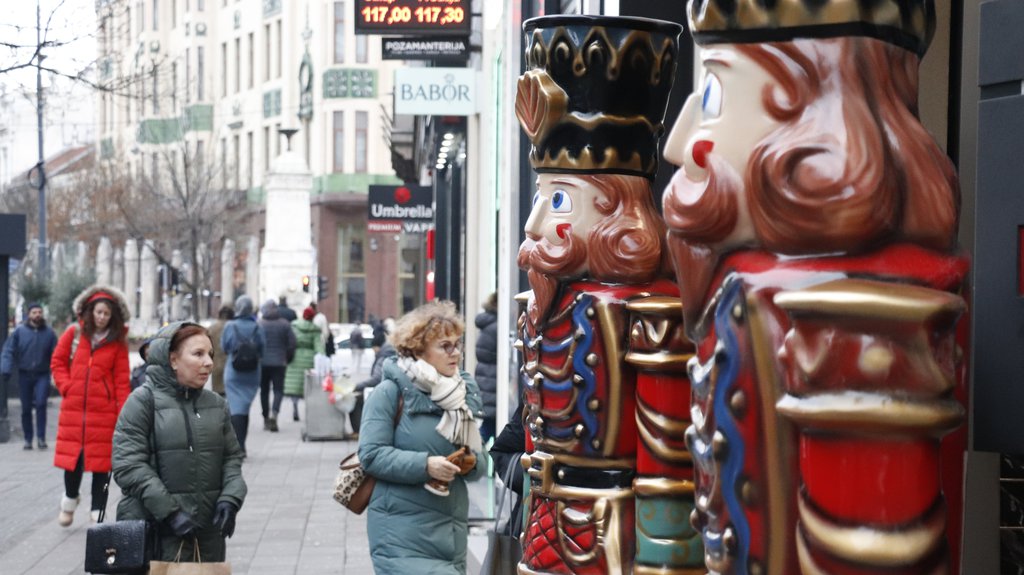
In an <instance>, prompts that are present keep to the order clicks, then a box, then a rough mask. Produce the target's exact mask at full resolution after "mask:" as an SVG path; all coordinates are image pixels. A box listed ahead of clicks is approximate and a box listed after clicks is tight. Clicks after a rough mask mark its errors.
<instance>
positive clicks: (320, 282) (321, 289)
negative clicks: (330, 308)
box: [316, 276, 330, 300]
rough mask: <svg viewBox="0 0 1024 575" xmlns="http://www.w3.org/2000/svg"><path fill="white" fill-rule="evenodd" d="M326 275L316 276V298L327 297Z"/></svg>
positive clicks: (322, 298)
mask: <svg viewBox="0 0 1024 575" xmlns="http://www.w3.org/2000/svg"><path fill="white" fill-rule="evenodd" d="M329 295H330V294H328V293H327V276H316V299H318V300H324V299H327V296H329Z"/></svg>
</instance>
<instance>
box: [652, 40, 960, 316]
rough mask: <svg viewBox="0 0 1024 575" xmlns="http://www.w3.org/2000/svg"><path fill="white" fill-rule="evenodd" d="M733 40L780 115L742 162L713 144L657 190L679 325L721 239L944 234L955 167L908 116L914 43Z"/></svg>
mask: <svg viewBox="0 0 1024 575" xmlns="http://www.w3.org/2000/svg"><path fill="white" fill-rule="evenodd" d="M736 49H737V50H739V51H740V52H742V53H743V54H744V55H746V56H747V57H749V58H751V59H752V60H754V61H755V62H756V63H757V64H759V65H760V66H761V67H762V68H764V69H765V70H766V71H767V72H768V73H769V74H770V75H771V77H772V79H773V80H774V82H775V83H776V85H775V86H770V87H768V88H766V89H765V90H764V92H763V94H762V98H761V104H762V106H763V108H764V113H766V114H769V115H770V116H771V117H772V118H774V119H775V120H776V121H778V122H780V124H781V126H780V127H779V128H778V129H776V130H775V131H773V132H772V133H770V134H768V135H767V136H766V137H765V138H764V139H763V140H762V141H761V142H760V143H758V144H757V145H756V146H755V147H754V149H752V150H751V151H750V155H749V157H748V159H747V163H746V166H744V167H743V168H742V171H743V173H742V174H740V173H738V168H734V167H733V166H731V165H730V164H729V163H728V162H727V161H725V160H724V159H723V158H721V157H718V156H716V155H715V153H714V152H712V153H710V154H708V156H707V162H708V164H709V165H708V169H707V170H708V177H707V178H706V179H705V180H703V181H699V182H694V181H692V180H690V179H689V178H688V177H687V176H686V174H685V171H684V170H679V171H678V172H677V173H676V175H675V176H674V177H673V180H672V184H671V185H670V186H669V188H668V189H667V190H666V194H665V197H664V213H665V220H666V222H667V223H668V228H669V247H670V249H671V250H672V255H673V258H674V261H675V264H676V270H677V276H678V283H679V286H680V291H681V292H682V294H681V296H682V300H683V310H684V316H685V319H686V322H687V324H688V325H692V322H693V320H694V319H695V318H696V316H697V314H699V313H700V307H701V305H702V302H703V301H704V300H705V298H706V297H707V295H708V294H706V290H707V289H708V287H709V284H710V282H711V280H712V276H713V274H714V273H715V267H716V265H717V262H718V260H719V258H720V257H721V256H722V255H724V254H726V253H728V252H730V251H734V250H737V249H745V248H763V249H766V250H768V251H772V252H775V253H778V254H784V255H795V256H801V255H811V254H829V253H847V254H849V253H858V252H866V251H869V250H871V249H874V248H877V247H879V246H880V245H883V244H885V243H891V242H896V241H906V242H910V243H915V244H918V245H921V246H924V247H927V248H931V249H939V250H942V249H948V248H950V247H951V246H952V245H953V243H954V240H955V233H956V227H957V220H956V218H957V212H958V208H959V189H958V185H957V181H956V174H955V171H954V170H953V167H952V163H951V162H950V161H949V158H948V157H946V156H945V154H944V153H943V152H942V150H941V149H939V147H938V146H937V145H936V144H935V142H934V140H932V138H931V137H930V135H929V134H928V132H927V131H926V130H925V129H924V127H923V126H921V123H920V120H919V119H918V117H917V85H918V76H917V65H918V63H919V61H918V58H917V56H916V55H915V54H914V53H912V52H909V51H907V50H904V49H902V48H899V47H895V46H892V45H889V44H887V43H885V42H882V41H880V40H875V39H872V38H861V37H849V38H831V39H814V40H794V41H791V42H775V43H764V44H742V45H737V46H736ZM723 89H724V90H726V92H727V91H728V89H729V87H728V86H726V87H724V88H723ZM837 120H839V121H837ZM723 137H728V135H724V136H723Z"/></svg>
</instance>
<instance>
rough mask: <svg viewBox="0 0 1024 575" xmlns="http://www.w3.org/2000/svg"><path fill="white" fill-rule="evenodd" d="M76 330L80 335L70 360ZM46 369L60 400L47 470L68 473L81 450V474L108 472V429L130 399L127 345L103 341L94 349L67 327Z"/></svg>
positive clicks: (110, 433)
mask: <svg viewBox="0 0 1024 575" xmlns="http://www.w3.org/2000/svg"><path fill="white" fill-rule="evenodd" d="M76 328H77V331H78V333H80V334H81V335H80V336H79V343H78V348H77V350H76V351H75V356H74V357H73V358H72V357H71V346H72V341H73V340H74V338H75V332H76ZM69 360H70V361H69ZM50 369H51V370H52V371H53V381H54V383H55V384H56V386H57V391H59V392H60V395H61V397H63V398H64V399H63V401H62V402H61V404H60V419H59V422H58V427H57V445H56V448H55V450H54V451H55V453H54V458H53V464H54V465H55V466H57V467H60V468H62V469H67V470H69V471H73V470H74V469H75V465H76V464H77V463H78V455H79V454H80V453H82V451H83V450H84V451H85V471H89V472H104V473H105V472H109V471H110V468H111V465H110V457H111V442H112V441H113V436H114V425H115V424H116V423H117V416H118V414H119V413H120V412H121V406H123V405H124V402H125V400H127V399H128V394H129V393H131V386H130V384H129V379H130V376H131V373H130V369H129V367H128V344H127V343H126V342H125V339H124V338H123V337H122V338H121V339H118V340H115V341H112V340H111V339H110V338H109V337H108V339H105V340H103V341H101V342H100V343H99V344H97V345H96V347H95V348H94V347H93V346H92V343H91V342H90V341H89V337H88V336H86V335H85V332H84V330H83V329H82V325H81V324H80V323H79V324H78V325H72V326H71V327H69V328H68V329H67V330H66V331H65V332H64V335H62V336H61V337H60V339H59V340H58V341H57V349H55V350H54V352H53V359H52V360H51V362H50Z"/></svg>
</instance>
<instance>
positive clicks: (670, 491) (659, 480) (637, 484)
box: [633, 477, 695, 497]
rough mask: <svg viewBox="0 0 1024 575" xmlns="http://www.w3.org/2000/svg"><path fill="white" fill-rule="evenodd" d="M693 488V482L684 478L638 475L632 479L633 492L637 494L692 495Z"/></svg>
mask: <svg viewBox="0 0 1024 575" xmlns="http://www.w3.org/2000/svg"><path fill="white" fill-rule="evenodd" d="M694 488H695V485H694V483H693V482H692V481H688V480H686V479H665V478H664V477H638V478H636V479H634V480H633V492H634V493H635V494H636V495H638V496H641V495H644V496H646V495H650V496H656V497H657V496H677V495H693V491H694Z"/></svg>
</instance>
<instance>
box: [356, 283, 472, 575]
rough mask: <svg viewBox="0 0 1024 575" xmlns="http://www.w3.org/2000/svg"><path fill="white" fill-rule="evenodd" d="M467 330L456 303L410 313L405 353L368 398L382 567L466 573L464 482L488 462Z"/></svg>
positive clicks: (375, 529) (398, 332)
mask: <svg viewBox="0 0 1024 575" xmlns="http://www.w3.org/2000/svg"><path fill="white" fill-rule="evenodd" d="M462 333H463V322H462V319H461V318H460V317H459V316H458V315H457V313H456V311H455V305H454V304H452V303H451V302H432V303H429V304H426V305H424V306H421V307H419V308H417V309H415V310H413V311H411V312H409V313H408V314H406V315H405V316H403V317H402V318H401V319H400V320H399V322H398V325H397V326H396V327H395V333H394V335H393V341H394V343H395V347H396V348H397V349H398V357H397V358H393V359H389V360H386V361H385V362H384V368H383V369H384V380H383V381H382V382H381V384H380V385H378V386H377V388H376V389H375V391H374V392H373V393H372V394H371V395H370V397H369V398H368V399H367V400H366V410H365V413H364V414H363V415H364V417H363V424H362V430H361V432H360V436H359V461H360V462H362V465H363V468H364V469H365V470H366V473H368V474H369V475H371V476H373V477H375V478H377V484H376V487H375V488H374V490H373V495H372V496H371V498H370V505H369V508H368V509H369V511H368V514H367V533H368V535H369V540H370V556H371V558H372V560H373V568H374V571H376V572H377V573H382V574H383V573H388V574H401V573H433V574H435V575H439V574H464V573H465V572H466V547H467V538H468V530H467V523H468V514H469V496H468V491H467V488H466V479H467V478H468V477H472V476H473V475H475V473H476V470H477V463H478V462H480V461H482V458H481V457H479V454H480V449H481V443H480V433H479V430H478V429H477V423H478V422H477V418H478V417H480V416H481V415H482V411H481V402H480V392H479V390H478V389H477V386H476V382H474V381H473V376H471V375H470V374H469V373H468V372H465V371H461V370H460V369H459V362H460V360H461V355H462V354H461V352H462V343H461V339H460V338H461V337H462ZM399 397H401V398H402V399H401V401H400V400H399ZM466 448H468V450H469V452H470V453H469V454H468V455H467V456H458V455H456V453H460V454H461V453H464V452H465V449H466ZM445 484H447V485H445Z"/></svg>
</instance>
